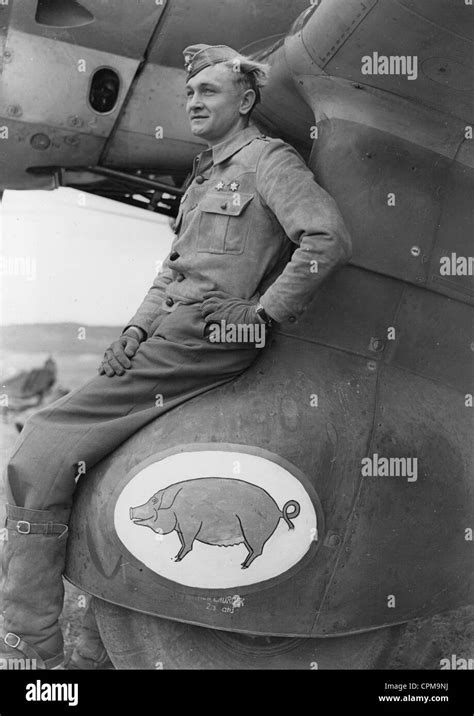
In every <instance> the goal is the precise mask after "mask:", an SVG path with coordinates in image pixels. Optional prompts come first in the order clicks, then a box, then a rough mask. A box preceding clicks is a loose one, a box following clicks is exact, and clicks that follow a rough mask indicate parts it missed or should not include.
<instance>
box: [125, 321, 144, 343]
mask: <svg viewBox="0 0 474 716" xmlns="http://www.w3.org/2000/svg"><path fill="white" fill-rule="evenodd" d="M127 328H141V329H142V331H143V333H144V334H145V338H144V339H143V340H144V341H146V339H147V338H148V331H147V329H146V327H145V326H144V325H143V324H142V323H137V321H134V322H133V323H127V325H126V326H125V328H124V329H123V331H122V336H123V334H124V333H125V331H126V330H127Z"/></svg>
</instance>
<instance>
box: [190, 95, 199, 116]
mask: <svg viewBox="0 0 474 716" xmlns="http://www.w3.org/2000/svg"><path fill="white" fill-rule="evenodd" d="M193 109H202V101H201V99H200V97H198V96H197V95H194V96H193V97H192V98H191V99H190V100H189V102H188V112H191V111H192V110H193Z"/></svg>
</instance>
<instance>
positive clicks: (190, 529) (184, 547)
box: [174, 522, 202, 562]
mask: <svg viewBox="0 0 474 716" xmlns="http://www.w3.org/2000/svg"><path fill="white" fill-rule="evenodd" d="M201 527H202V522H200V523H199V524H198V525H194V526H193V525H190V526H187V527H185V528H184V529H181V527H180V526H179V525H178V526H177V528H176V531H177V533H178V537H179V541H180V542H181V549H180V550H179V552H178V554H177V555H176V557H175V558H174V561H175V562H181V560H182V559H184V557H186V555H187V554H188V553H189V552H191V550H192V548H193V544H194V540H195V539H196V537H197V536H198V534H199V530H200V529H201Z"/></svg>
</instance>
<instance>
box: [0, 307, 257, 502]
mask: <svg viewBox="0 0 474 716" xmlns="http://www.w3.org/2000/svg"><path fill="white" fill-rule="evenodd" d="M205 326H206V324H205V322H204V320H203V319H202V317H201V314H200V310H199V305H197V304H193V305H189V306H186V305H178V306H177V308H176V310H175V311H173V312H172V313H164V314H163V316H162V317H161V320H160V321H159V325H158V327H157V328H156V329H155V331H154V332H153V334H152V335H151V336H150V337H149V338H148V340H146V341H144V342H143V343H142V344H141V345H140V347H139V349H138V351H137V353H136V354H135V356H134V358H133V359H132V368H130V369H129V370H127V371H126V372H125V375H123V376H117V375H115V376H113V377H112V378H109V377H107V376H104V375H98V376H97V377H95V378H93V379H92V380H90V381H89V382H88V383H86V385H84V386H83V387H81V388H79V389H78V390H75V391H73V392H72V393H69V394H68V395H66V396H64V397H63V398H61V399H60V400H58V401H56V402H55V403H53V404H52V405H50V406H48V407H47V408H45V409H43V410H40V411H38V412H37V413H35V414H34V415H33V416H31V418H30V419H29V420H28V421H27V422H26V424H25V426H24V428H23V431H22V433H21V435H20V438H19V441H18V444H17V446H16V449H15V451H14V453H13V455H12V457H11V459H10V462H9V464H8V467H7V499H8V502H9V503H10V504H11V505H16V506H18V507H24V508H28V509H31V510H53V511H54V510H64V509H70V508H71V505H72V498H73V493H74V489H75V487H76V479H77V477H78V475H81V474H84V473H85V474H87V471H88V470H90V469H91V468H92V467H93V466H94V465H95V464H96V463H98V462H99V461H100V460H102V458H104V457H105V456H106V455H107V454H109V453H110V452H112V451H113V450H114V449H115V448H117V447H118V446H119V445H120V444H121V443H123V442H124V441H125V440H126V439H127V438H128V437H130V436H131V435H132V434H133V433H135V432H136V431H137V430H139V429H140V428H142V427H143V426H144V425H146V424H147V423H149V422H150V421H152V420H154V419H155V418H157V417H158V416H160V415H162V414H163V413H165V412H167V411H168V410H171V409H172V408H174V407H176V406H177V405H179V404H180V403H183V402H184V401H186V400H189V399H190V398H192V397H194V396H196V395H199V394H200V393H202V392H204V391H207V390H209V389H211V388H214V387H217V386H219V385H221V384H223V383H225V382H227V381H229V380H232V379H233V378H235V377H236V376H237V375H239V374H240V373H242V372H243V371H244V370H245V369H246V368H248V367H249V365H250V364H251V363H252V362H253V361H254V360H255V358H256V357H257V355H258V354H259V352H260V350H261V349H259V348H255V346H254V344H251V343H211V342H209V340H208V338H206V337H204V329H205Z"/></svg>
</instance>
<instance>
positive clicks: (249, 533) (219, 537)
mask: <svg viewBox="0 0 474 716" xmlns="http://www.w3.org/2000/svg"><path fill="white" fill-rule="evenodd" d="M299 513H300V505H299V503H298V502H296V501H295V500H289V501H288V502H286V503H285V504H284V505H283V508H282V509H281V510H280V508H279V507H278V505H277V503H276V502H275V500H274V499H273V497H271V495H269V494H268V492H266V490H264V489H262V488H261V487H258V486H257V485H253V484H252V483H250V482H245V481H244V480H233V479H229V478H224V477H202V478H196V479H195V480H185V481H184V482H176V483H175V484H174V485H170V486H169V487H166V488H164V489H163V490H159V492H157V493H156V494H155V495H153V497H151V498H150V499H149V500H148V502H145V504H144V505H140V506H139V507H131V508H130V519H131V520H132V521H133V522H134V523H135V524H136V525H140V526H142V527H150V528H151V529H152V530H153V531H154V532H158V533H160V534H164V535H166V534H169V533H170V532H173V530H176V532H177V534H178V537H179V539H180V542H181V549H180V550H179V552H178V554H177V555H176V557H175V558H174V559H175V561H176V562H180V561H181V560H182V559H184V557H186V555H187V554H188V553H189V552H190V551H191V550H192V548H193V544H194V540H198V541H199V542H203V543H204V544H208V545H218V546H220V547H230V546H232V545H236V544H242V543H243V544H244V545H245V546H246V548H247V550H248V554H247V556H246V558H245V560H244V561H243V562H242V569H246V568H247V567H249V566H250V565H251V564H252V562H253V561H254V559H256V558H257V557H258V556H259V555H261V554H262V551H263V548H264V546H265V543H266V542H267V540H268V539H269V538H270V537H271V536H272V534H273V533H274V532H275V530H276V528H277V526H278V523H279V521H280V520H281V519H283V520H284V521H285V522H286V524H287V525H288V528H289V529H294V525H293V523H292V521H291V520H293V519H295V517H298V515H299Z"/></svg>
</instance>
